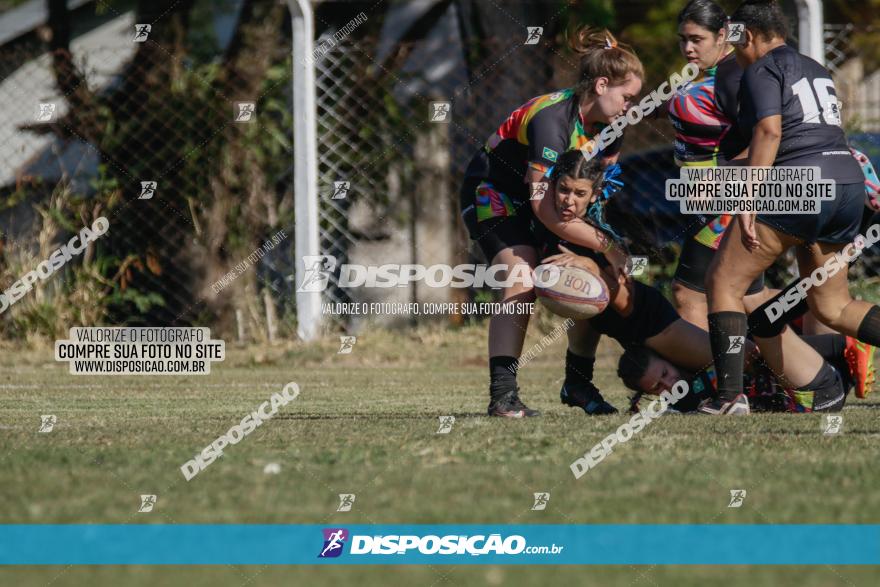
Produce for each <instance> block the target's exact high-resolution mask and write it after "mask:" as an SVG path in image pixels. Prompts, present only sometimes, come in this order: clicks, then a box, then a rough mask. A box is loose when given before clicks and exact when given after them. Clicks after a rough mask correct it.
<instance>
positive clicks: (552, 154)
mask: <svg viewBox="0 0 880 587" xmlns="http://www.w3.org/2000/svg"><path fill="white" fill-rule="evenodd" d="M541 156H542V157H543V158H544V159H546V160H547V161H553V162H554V163H555V162H556V158H557V157H559V153H557V152H556V151H554V150H553V149H551V148H550V147H544V151H543V152H542V153H541Z"/></svg>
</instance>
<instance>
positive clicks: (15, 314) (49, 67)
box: [0, 9, 294, 340]
mask: <svg viewBox="0 0 880 587" xmlns="http://www.w3.org/2000/svg"><path fill="white" fill-rule="evenodd" d="M282 14H283V11H282V10H280V9H279V10H278V11H277V14H276V15H275V19H274V23H261V22H256V23H254V24H253V25H251V27H250V29H249V30H248V31H245V32H244V33H243V34H249V35H254V36H255V38H256V36H257V35H259V32H260V29H261V27H271V28H272V30H273V33H274V30H275V29H276V28H278V26H279V24H280V22H281V21H280V16H281V15H282ZM132 19H133V17H132V16H131V15H130V14H128V15H118V17H117V18H115V19H114V20H113V21H111V22H110V24H109V25H107V27H106V28H103V29H99V30H97V32H95V33H94V34H90V35H84V36H83V37H82V38H81V39H79V40H78V42H77V43H74V44H73V45H72V47H71V51H70V52H67V51H57V52H55V53H54V54H53V53H50V52H48V51H47V47H46V46H45V45H43V44H41V43H29V44H26V45H22V44H12V45H10V46H6V47H3V48H2V49H0V69H2V72H3V78H2V82H0V100H2V103H3V104H4V106H5V109H4V115H5V120H6V124H4V125H2V127H0V150H2V152H3V156H4V160H5V161H6V162H7V165H5V166H4V172H3V173H4V177H3V181H2V183H0V186H2V190H3V195H4V196H5V197H4V198H3V204H2V211H0V232H2V256H0V289H2V290H4V291H5V292H6V296H5V300H4V307H3V310H4V311H3V314H2V316H0V326H2V330H3V332H4V334H6V335H7V336H18V337H21V336H29V335H31V334H40V335H44V336H49V337H54V336H58V335H60V334H64V333H65V332H66V329H67V328H68V327H70V326H73V325H82V324H102V323H106V324H127V325H146V324H149V325H179V324H191V323H199V324H206V325H212V326H215V327H217V328H220V329H222V330H223V331H224V332H225V333H227V334H228V335H229V336H230V337H234V336H235V335H236V334H238V336H239V337H241V338H242V339H248V340H261V339H267V338H273V337H275V336H286V335H289V334H290V333H291V332H292V329H291V328H290V326H291V322H292V320H293V316H294V309H293V307H292V299H293V283H292V280H291V279H288V277H289V276H290V275H291V274H292V273H293V251H292V242H293V239H292V238H288V237H292V236H293V213H292V209H293V205H292V204H293V194H292V191H291V188H290V186H291V176H290V174H291V164H290V162H291V160H292V155H291V150H292V144H291V143H292V132H291V130H292V120H293V118H292V113H291V107H290V98H289V92H290V79H291V78H290V71H291V67H290V58H289V47H290V45H289V43H290V40H289V37H288V39H287V40H286V42H285V40H284V39H280V40H279V39H278V37H277V35H275V34H273V35H272V36H270V37H267V40H266V41H265V42H262V43H261V42H259V40H255V41H254V42H251V43H248V44H247V45H246V46H245V47H240V48H238V49H237V50H235V51H228V52H227V53H226V54H225V55H223V56H220V57H218V58H215V59H212V60H208V61H204V62H195V61H194V60H193V59H192V58H191V56H189V55H186V54H184V53H182V52H181V53H178V52H177V50H176V49H175V47H174V46H173V45H172V44H169V43H164V42H162V41H161V40H158V41H153V40H152V39H146V40H144V41H142V42H133V41H132V38H133V37H134V26H133V23H132ZM101 43H105V44H104V45H102V44H101ZM102 217H103V218H106V219H107V222H108V224H109V230H108V231H107V233H106V234H105V235H102V236H98V237H96V238H94V239H93V240H92V243H91V244H90V245H89V246H87V247H83V246H82V245H83V244H85V243H84V241H85V240H87V237H86V236H85V234H84V233H83V229H84V228H88V227H92V226H93V224H94V223H95V222H96V220H97V219H99V218H102ZM279 231H281V232H279ZM273 237H274V238H273ZM281 241H283V242H284V243H286V245H285V246H278V245H280V244H281ZM80 249H82V250H80Z"/></svg>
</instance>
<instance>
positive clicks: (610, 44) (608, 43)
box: [605, 36, 617, 49]
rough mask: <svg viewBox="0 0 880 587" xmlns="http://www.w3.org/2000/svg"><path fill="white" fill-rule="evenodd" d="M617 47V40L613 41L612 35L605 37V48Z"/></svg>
mask: <svg viewBox="0 0 880 587" xmlns="http://www.w3.org/2000/svg"><path fill="white" fill-rule="evenodd" d="M615 47H617V41H612V40H611V37H608V36H606V37H605V48H606V49H614V48H615Z"/></svg>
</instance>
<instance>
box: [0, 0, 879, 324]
mask: <svg viewBox="0 0 880 587" xmlns="http://www.w3.org/2000/svg"><path fill="white" fill-rule="evenodd" d="M267 6H268V5H267ZM263 9H264V10H267V11H268V12H267V13H266V19H255V22H254V23H253V24H252V25H251V29H250V32H249V34H250V35H251V37H249V39H250V42H248V43H241V44H239V46H236V47H235V48H234V50H228V51H225V52H222V53H216V54H215V55H213V56H212V57H211V58H209V59H194V58H192V56H191V55H187V54H185V53H183V52H178V50H177V48H176V46H175V45H174V44H173V43H169V42H167V41H165V40H163V39H158V40H156V41H153V40H147V41H145V42H143V43H134V42H132V36H133V32H132V31H133V30H134V29H133V26H134V20H133V18H134V17H132V16H126V15H119V18H117V19H116V20H114V21H113V22H112V23H110V24H108V25H107V28H104V29H101V34H100V35H93V36H92V37H88V36H83V37H82V38H80V39H79V40H77V42H76V43H74V44H73V45H72V47H71V54H70V55H69V56H70V57H71V58H69V59H68V58H67V57H68V56H66V55H59V54H55V55H53V54H51V53H50V52H48V47H47V45H46V44H45V43H42V42H39V41H36V40H32V41H31V42H28V43H15V44H10V45H7V46H4V47H0V79H2V81H0V99H2V100H3V104H4V105H5V112H4V114H5V121H6V124H4V125H2V127H0V152H2V154H3V159H4V161H5V162H6V163H7V164H6V165H5V166H4V170H3V174H4V175H3V178H2V181H0V190H2V194H3V196H4V198H3V205H2V211H0V231H2V237H0V246H2V250H0V289H2V290H3V291H7V292H9V291H10V288H12V287H13V286H15V284H16V283H18V284H19V285H18V286H16V287H17V288H18V289H16V290H15V291H16V292H17V293H16V294H14V295H13V296H12V297H15V299H14V300H11V303H8V304H7V306H8V307H6V308H4V311H3V313H2V315H0V328H2V332H3V334H4V335H6V336H19V337H20V336H27V335H30V334H44V335H48V336H56V335H58V334H63V333H64V332H65V331H66V329H67V328H68V327H69V326H71V325H76V324H96V323H108V324H111V323H112V324H135V325H136V324H153V325H155V324H188V323H198V324H207V325H211V326H213V327H215V328H218V329H219V330H220V331H221V332H223V335H224V336H227V337H229V338H239V339H241V340H255V339H256V340H264V339H273V338H276V337H290V336H293V332H294V328H293V327H294V320H295V318H294V316H295V308H294V307H293V303H294V298H295V295H294V294H295V289H296V284H295V283H294V282H293V267H294V263H293V260H294V254H295V252H294V251H293V226H294V217H293V198H294V194H293V193H292V185H293V182H292V164H291V162H292V150H293V148H294V145H293V144H292V128H293V124H294V122H293V121H294V120H295V118H296V116H297V113H294V112H292V111H291V101H290V85H291V81H292V80H291V77H290V75H291V74H290V71H291V67H290V66H291V64H290V60H289V55H290V37H289V34H287V35H281V36H279V35H277V34H276V32H275V31H276V30H277V27H278V26H279V23H281V22H282V20H283V19H284V18H287V17H286V15H285V14H284V11H283V9H281V8H276V9H272V8H271V7H268V8H267V7H264V8H263ZM272 10H277V11H278V12H274V13H273V12H272ZM117 21H118V22H117ZM261 27H262V28H261ZM523 28H524V30H523V31H522V38H503V39H502V38H494V37H487V38H479V39H477V40H473V39H471V40H468V41H466V42H465V41H463V40H462V39H461V38H460V37H459V36H458V35H457V34H453V35H451V36H449V37H442V36H440V37H438V36H437V35H436V34H432V35H425V36H423V37H422V38H418V39H416V40H406V41H401V42H398V43H396V44H394V45H393V47H390V48H389V47H388V46H387V45H388V43H387V39H383V38H380V37H368V36H359V35H358V34H357V33H356V34H353V35H352V36H350V37H349V38H347V39H344V40H342V41H341V42H338V43H335V44H334V46H333V47H332V49H330V50H329V51H326V52H324V53H323V54H322V55H321V56H320V57H319V58H317V59H316V62H315V67H316V83H317V100H318V141H319V153H318V155H319V194H320V196H319V197H320V218H319V222H320V228H321V249H322V252H323V253H325V254H328V255H333V256H334V257H336V259H337V262H338V264H342V263H362V264H365V265H381V264H385V263H396V264H424V265H432V264H437V263H443V264H457V263H462V262H468V261H471V262H473V261H477V260H481V259H477V258H475V257H474V256H473V255H474V249H473V248H472V247H471V246H470V243H469V241H468V239H467V236H466V233H465V230H464V228H463V226H462V225H461V220H460V217H459V195H458V192H459V187H460V182H461V178H462V175H463V172H464V169H465V166H466V165H467V163H468V161H469V160H470V158H471V157H472V156H473V154H474V153H475V152H476V151H477V150H478V149H479V148H480V147H481V146H482V145H483V143H484V141H485V140H486V139H487V138H488V137H489V136H490V135H491V134H492V132H494V130H495V129H496V128H497V127H498V125H499V124H500V123H501V122H502V121H503V120H504V118H505V117H506V116H507V115H508V114H509V113H510V112H511V111H512V110H513V109H515V108H516V107H518V106H519V105H521V104H523V103H524V102H525V101H527V100H528V99H530V98H532V97H534V96H537V95H540V94H544V93H548V92H551V91H554V90H557V89H560V88H563V87H567V86H568V85H570V84H571V83H572V81H573V79H574V73H575V70H576V65H575V59H573V58H572V57H571V56H570V55H569V54H568V53H567V52H566V50H565V49H564V48H563V46H562V45H563V43H562V42H561V40H560V39H551V38H548V39H543V40H542V41H541V42H540V43H536V44H534V45H531V44H525V43H524V41H525V39H526V30H525V27H523ZM270 30H271V31H272V34H267V31H270ZM859 30H860V29H858V28H857V27H856V26H855V25H843V26H836V25H829V26H828V27H827V29H826V42H827V48H828V64H829V68H830V69H831V70H832V72H833V73H834V75H835V80H836V82H837V84H838V88H839V91H840V93H841V100H842V102H843V103H844V109H843V112H844V116H845V117H846V125H847V129H848V131H849V134H850V138H851V139H852V140H853V142H854V145H855V146H857V147H858V148H860V149H861V150H863V151H865V152H866V153H868V154H869V156H871V157H872V158H873V159H874V162H875V164H880V148H878V141H877V137H878V135H877V134H875V133H877V132H878V131H880V76H878V73H877V72H871V71H868V70H867V69H866V67H865V65H864V64H861V63H860V60H859V57H858V52H857V51H855V50H854V47H853V46H852V44H851V43H850V41H849V39H850V38H851V36H852V35H853V34H854V33H857V32H859ZM333 32H334V31H333V30H329V31H327V32H325V33H324V35H325V36H326V35H329V34H332V33H333ZM631 36H633V37H635V38H638V31H636V32H635V33H633V34H632V35H631ZM323 38H324V37H319V38H318V39H317V40H316V42H317V43H319V44H320V43H321V42H322V39H323ZM655 45H656V46H655V47H654V48H648V49H639V47H637V49H639V54H640V56H641V57H642V60H643V61H644V63H645V66H646V70H647V74H648V80H647V82H646V85H645V90H646V91H650V90H651V89H653V88H654V87H656V86H657V84H659V83H660V81H662V80H665V79H667V78H668V76H669V74H670V73H672V72H673V71H675V70H676V64H678V63H679V56H678V55H677V47H676V45H675V43H674V36H670V39H669V42H666V39H662V40H658V41H657V42H656V43H655ZM444 102H445V103H448V104H449V106H450V109H449V116H448V118H446V119H445V120H432V119H431V106H432V103H444ZM248 104H253V106H254V112H255V114H254V115H253V116H251V117H247V116H245V118H248V120H239V121H236V119H237V118H240V117H242V116H243V114H242V112H243V110H242V109H244V112H245V113H246V110H247V108H248V107H249V106H248ZM41 105H50V106H48V107H44V106H41ZM41 117H43V118H45V119H41ZM673 136H674V134H673V129H672V127H671V126H670V125H669V123H668V121H667V120H666V119H665V117H659V118H657V119H650V120H645V121H643V122H642V123H640V124H639V125H636V126H634V127H631V128H629V129H628V130H627V136H626V140H625V142H624V145H625V146H624V152H623V158H622V162H623V169H624V181H625V183H626V185H627V188H626V190H625V191H624V192H623V193H622V194H621V195H620V196H619V197H620V198H621V200H622V201H623V202H624V206H625V207H626V208H627V209H628V210H631V212H632V214H633V215H634V216H636V217H638V218H639V219H640V220H641V221H642V223H643V225H644V226H645V227H646V229H647V233H648V235H649V236H650V240H651V243H650V244H651V246H650V247H649V253H650V254H651V256H652V263H651V265H652V266H653V267H654V268H655V271H654V275H652V278H654V279H655V280H657V282H658V283H660V284H661V285H662V284H663V283H664V282H668V279H669V277H670V274H671V272H672V269H674V259H675V251H676V244H675V243H676V242H677V241H680V240H681V238H682V235H683V233H684V231H685V228H686V225H687V222H688V220H689V219H688V218H684V217H682V216H681V215H680V214H678V213H677V211H676V209H675V208H674V207H673V206H670V203H669V202H666V201H665V199H664V197H663V190H664V182H665V180H666V179H667V178H669V177H673V176H675V175H676V174H677V172H678V171H677V169H676V167H675V165H674V163H673V158H672V147H671V145H672V140H673ZM153 182H155V183H153ZM145 186H146V187H145ZM100 216H104V217H106V218H107V219H108V221H109V224H110V229H109V231H108V233H107V234H106V235H104V236H101V237H100V238H97V239H96V240H95V242H94V243H93V244H92V245H91V246H90V247H87V248H86V249H85V250H84V251H83V252H82V253H81V254H71V251H69V250H67V251H62V254H61V257H63V258H64V261H65V262H64V263H63V264H62V265H63V267H58V268H57V270H55V269H53V271H52V273H51V274H48V275H41V274H37V276H36V277H35V278H34V281H33V282H32V283H25V285H24V286H22V285H21V282H22V281H25V282H27V279H24V278H25V277H26V276H28V275H30V272H31V271H32V270H36V269H37V268H38V267H40V264H41V263H43V262H44V261H47V260H50V259H52V258H53V257H52V256H53V252H54V251H56V250H57V249H59V248H60V247H61V246H62V245H64V244H66V243H69V242H70V239H71V238H72V237H73V236H74V235H77V234H79V233H80V232H81V231H82V229H83V228H84V227H90V226H91V225H92V224H93V223H94V221H95V219H96V218H98V217H100ZM279 231H283V233H279ZM273 237H274V239H273ZM275 241H280V242H275ZM74 248H76V247H74ZM56 259H57V257H56ZM50 265H52V263H49V265H43V266H42V267H43V273H44V274H46V273H48V267H49V266H50ZM878 267H880V261H878V258H877V256H867V257H866V258H864V259H863V260H861V261H860V263H859V264H858V265H857V266H856V267H855V268H854V272H853V275H854V278H855V283H856V286H857V287H859V285H858V284H860V283H862V282H864V281H865V280H866V279H871V278H873V277H874V276H876V274H877V268H878ZM44 276H45V279H44V278H43V277H44ZM50 277H51V278H50ZM353 291H356V292H357V294H354V293H352V292H353ZM19 294H21V295H19ZM352 295H358V296H363V297H359V298H357V301H392V302H393V301H408V302H409V301H416V302H430V301H462V299H464V298H463V297H462V296H479V295H488V294H487V292H475V291H460V290H451V289H448V290H447V289H436V288H429V287H426V286H425V285H423V284H422V285H411V286H409V287H406V288H388V289H382V288H376V289H371V290H367V289H363V288H360V289H357V290H351V289H345V288H340V287H337V286H336V284H335V283H334V284H331V287H329V288H328V290H327V291H326V293H325V299H326V301H328V302H333V301H338V302H345V301H350V300H351V299H352V298H351V296H352ZM455 296H459V297H455ZM9 297H10V296H7V298H9ZM458 319H460V318H458ZM328 324H329V325H330V326H331V327H333V326H336V327H338V326H340V322H338V321H337V322H335V323H334V322H332V321H331V320H330V317H329V316H328ZM342 326H345V327H347V328H348V327H351V324H347V323H343V324H342Z"/></svg>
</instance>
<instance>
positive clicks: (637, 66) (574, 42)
mask: <svg viewBox="0 0 880 587" xmlns="http://www.w3.org/2000/svg"><path fill="white" fill-rule="evenodd" d="M566 36H567V37H568V45H569V47H570V48H571V50H572V51H574V52H575V53H576V54H578V55H579V56H580V62H579V64H578V82H577V84H576V85H575V88H574V91H575V95H577V96H582V95H587V96H591V95H592V93H593V90H594V87H595V86H594V83H595V80H597V79H598V78H600V77H607V78H608V82H609V84H610V85H612V86H616V85H620V84H623V83H625V82H626V78H627V77H628V76H629V75H634V76H636V77H637V78H639V79H641V80H642V81H644V79H645V68H644V67H643V66H642V62H641V61H639V58H638V57H637V56H636V54H635V52H634V51H633V50H632V48H630V47H629V46H627V45H623V44H620V43H618V42H617V39H616V38H614V35H612V34H611V33H610V32H609V31H608V29H594V28H591V27H587V26H584V27H580V28H578V29H575V30H574V31H567V35H566Z"/></svg>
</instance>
